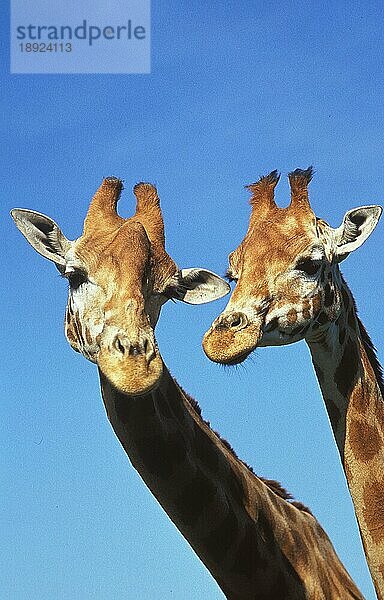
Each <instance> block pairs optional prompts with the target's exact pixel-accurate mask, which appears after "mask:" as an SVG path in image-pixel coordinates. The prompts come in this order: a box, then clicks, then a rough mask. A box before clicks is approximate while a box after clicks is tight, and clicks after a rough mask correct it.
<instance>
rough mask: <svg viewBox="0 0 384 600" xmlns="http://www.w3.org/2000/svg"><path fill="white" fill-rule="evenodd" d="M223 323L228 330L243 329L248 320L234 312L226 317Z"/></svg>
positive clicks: (242, 314)
mask: <svg viewBox="0 0 384 600" xmlns="http://www.w3.org/2000/svg"><path fill="white" fill-rule="evenodd" d="M223 323H224V325H225V326H226V327H228V328H230V329H243V328H244V327H246V326H247V325H248V319H247V317H246V316H245V314H244V313H240V312H236V313H231V314H230V315H228V316H227V317H226V318H225V319H224V321H223Z"/></svg>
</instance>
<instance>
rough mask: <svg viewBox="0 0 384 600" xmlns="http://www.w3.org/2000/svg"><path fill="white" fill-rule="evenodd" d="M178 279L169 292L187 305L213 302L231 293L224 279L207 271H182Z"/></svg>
mask: <svg viewBox="0 0 384 600" xmlns="http://www.w3.org/2000/svg"><path fill="white" fill-rule="evenodd" d="M177 278H178V281H177V284H176V285H173V286H171V288H170V289H169V290H168V293H169V296H170V297H171V298H175V299H176V300H181V301H182V302H186V303H187V304H204V303H205V302H212V301H213V300H218V299H219V298H222V297H223V296H226V295H227V294H228V293H229V292H230V291H231V287H230V285H229V284H228V283H227V282H226V281H224V279H222V278H221V277H219V275H216V274H215V273H212V272H211V271H207V270H206V269H181V270H180V271H179V272H178V274H177Z"/></svg>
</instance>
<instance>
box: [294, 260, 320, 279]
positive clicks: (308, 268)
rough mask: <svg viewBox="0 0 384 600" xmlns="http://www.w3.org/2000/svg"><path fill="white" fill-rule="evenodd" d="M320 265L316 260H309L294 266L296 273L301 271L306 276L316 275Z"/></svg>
mask: <svg viewBox="0 0 384 600" xmlns="http://www.w3.org/2000/svg"><path fill="white" fill-rule="evenodd" d="M320 266H321V263H320V262H319V261H317V260H311V259H310V258H308V259H306V260H302V261H301V262H299V263H298V264H297V265H296V269H297V270H298V271H302V272H303V273H305V274H306V275H316V273H317V272H318V270H319V269H320Z"/></svg>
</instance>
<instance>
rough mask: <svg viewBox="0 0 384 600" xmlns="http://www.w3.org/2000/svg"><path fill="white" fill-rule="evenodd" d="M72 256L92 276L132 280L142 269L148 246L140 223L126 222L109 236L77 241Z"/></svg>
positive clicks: (85, 238) (106, 233)
mask: <svg viewBox="0 0 384 600" xmlns="http://www.w3.org/2000/svg"><path fill="white" fill-rule="evenodd" d="M74 255H75V257H76V258H78V259H79V260H80V262H82V263H83V264H84V265H85V266H86V268H87V270H88V272H89V273H90V274H93V275H94V276H98V275H100V276H104V277H105V276H108V275H110V276H112V275H113V276H114V277H120V276H127V277H132V276H136V275H137V274H138V272H140V271H142V270H143V269H145V268H146V266H147V263H148V262H149V257H150V242H149V239H148V236H147V234H146V232H145V229H144V227H142V225H141V224H140V223H137V222H134V221H133V222H130V221H127V222H126V223H124V225H122V226H121V227H119V228H117V229H116V230H114V231H113V232H105V233H102V234H99V235H94V236H87V237H81V238H79V240H77V242H76V244H75V248H74Z"/></svg>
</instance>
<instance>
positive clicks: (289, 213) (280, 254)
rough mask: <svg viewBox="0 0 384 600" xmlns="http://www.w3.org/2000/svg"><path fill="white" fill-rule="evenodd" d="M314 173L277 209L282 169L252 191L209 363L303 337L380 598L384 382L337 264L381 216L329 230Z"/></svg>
mask: <svg viewBox="0 0 384 600" xmlns="http://www.w3.org/2000/svg"><path fill="white" fill-rule="evenodd" d="M312 174H313V170H312V168H311V167H309V168H308V169H306V170H301V169H296V170H295V171H293V172H292V173H290V174H289V181H290V187H291V202H290V204H289V206H287V207H286V208H279V207H278V206H277V205H276V203H275V201H274V188H275V186H276V184H277V182H278V180H279V176H278V174H277V171H273V172H272V173H270V174H269V175H267V176H265V177H262V178H261V179H260V180H259V181H258V182H256V183H254V184H251V185H250V186H247V187H248V189H249V190H250V191H251V193H252V197H251V201H250V202H251V207H252V210H251V216H250V220H249V226H248V230H247V233H246V235H245V237H244V239H243V241H242V242H241V244H240V245H239V246H238V248H237V249H236V250H235V251H233V252H232V253H231V254H230V255H229V268H228V277H229V279H231V280H234V281H235V288H234V290H233V293H232V295H231V297H230V299H229V302H228V304H227V306H226V308H225V309H224V311H223V312H222V313H221V314H220V315H219V316H218V317H217V318H216V319H215V321H214V322H213V324H212V326H211V328H210V329H209V330H208V331H207V333H206V334H205V336H204V339H203V348H204V350H205V353H206V354H207V356H208V357H209V358H210V359H211V360H213V361H215V362H219V363H224V364H236V363H239V362H242V361H243V360H245V359H246V357H247V356H248V355H249V354H250V353H251V352H252V351H254V350H255V349H256V348H257V347H260V346H277V345H284V344H291V343H293V342H296V341H298V340H302V339H305V340H306V342H307V344H308V346H309V349H310V352H311V355H312V361H313V364H314V367H315V371H316V375H317V377H318V380H319V384H320V387H321V390H322V394H323V397H324V401H325V404H326V407H327V410H328V414H329V417H330V421H331V424H332V428H333V432H334V435H335V439H336V442H337V446H338V449H339V452H340V456H341V459H342V464H343V468H344V470H345V474H346V478H347V481H348V485H349V489H350V492H351V496H352V500H353V502H354V507H355V512H356V516H357V520H358V523H359V527H360V532H361V536H362V540H363V545H364V549H365V553H366V556H367V561H368V565H369V568H370V571H371V574H372V578H373V580H374V584H375V588H376V592H377V594H378V597H379V598H380V599H383V598H384V510H383V509H382V507H383V506H384V428H383V423H384V402H383V397H384V383H383V378H382V370H381V367H380V365H379V363H378V361H377V358H376V354H375V349H374V347H373V344H372V342H371V340H370V338H369V336H368V334H367V332H366V330H365V328H364V326H363V324H362V323H361V321H360V319H359V318H358V316H357V311H356V305H355V302H354V299H353V297H352V294H351V292H350V290H349V288H348V286H347V284H346V282H345V280H344V278H343V276H342V274H341V272H340V270H339V263H340V262H341V261H342V260H344V259H345V258H346V257H347V256H348V255H349V254H350V253H351V252H353V251H354V250H356V249H357V248H359V247H360V246H361V244H362V243H364V242H365V240H366V239H367V238H368V237H369V235H370V234H371V233H372V231H373V230H374V228H375V227H376V225H377V223H378V221H379V218H380V215H381V212H382V208H381V207H380V206H377V205H369V206H361V207H358V208H353V209H352V210H349V211H348V212H347V213H346V214H345V216H344V219H343V222H342V224H341V225H340V226H339V227H337V228H332V227H331V226H330V225H328V224H327V223H326V222H325V221H324V220H322V219H320V218H317V217H316V216H315V213H314V212H313V210H312V208H311V206H310V202H309V198H308V184H309V182H310V181H311V178H312Z"/></svg>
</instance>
